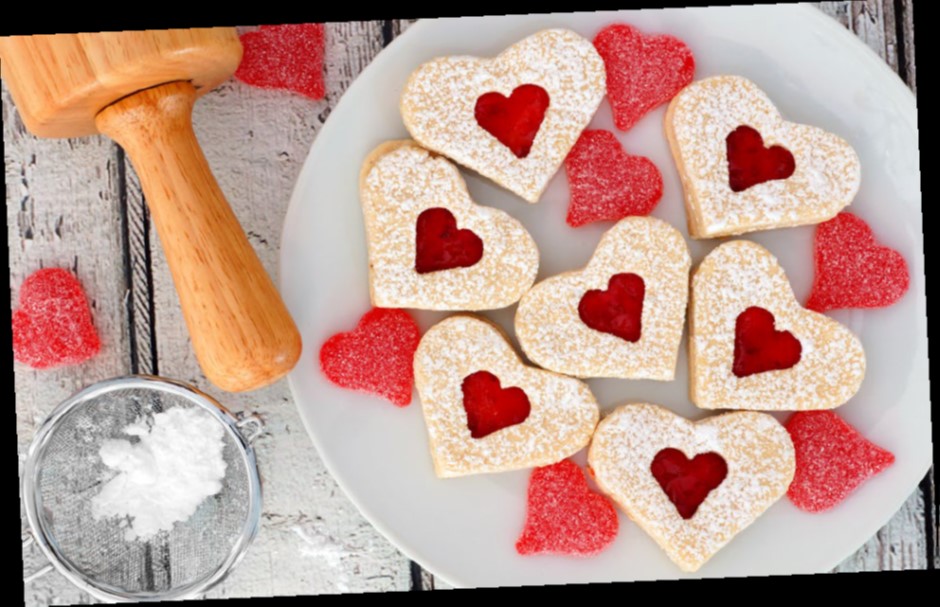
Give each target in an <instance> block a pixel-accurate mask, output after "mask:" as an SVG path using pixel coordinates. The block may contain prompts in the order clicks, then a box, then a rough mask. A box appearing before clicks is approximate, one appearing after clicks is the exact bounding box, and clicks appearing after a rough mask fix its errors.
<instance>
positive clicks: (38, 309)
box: [13, 268, 101, 369]
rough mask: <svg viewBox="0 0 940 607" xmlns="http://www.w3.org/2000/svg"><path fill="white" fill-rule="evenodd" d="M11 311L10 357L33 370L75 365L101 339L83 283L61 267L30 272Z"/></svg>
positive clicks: (93, 352)
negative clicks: (11, 355)
mask: <svg viewBox="0 0 940 607" xmlns="http://www.w3.org/2000/svg"><path fill="white" fill-rule="evenodd" d="M19 301H20V307H19V308H18V309H17V310H15V311H14V312H13V356H14V358H15V359H16V360H18V361H19V362H22V363H25V364H27V365H29V366H31V367H33V368H35V369H46V368H51V367H59V366H64V365H76V364H78V363H82V362H85V361H86V360H88V359H90V358H92V357H93V356H95V355H96V354H97V353H98V351H99V350H100V349H101V340H100V339H99V337H98V332H97V331H96V330H95V325H94V323H93V322H92V318H91V309H90V307H89V306H88V298H87V297H86V296H85V290H84V289H82V284H81V283H80V282H79V281H78V278H76V277H75V275H74V274H72V273H71V272H69V271H68V270H65V269H63V268H43V269H41V270H37V271H36V272H33V273H32V274H31V275H30V276H29V277H28V278H27V279H26V280H25V281H23V285H22V286H21V287H20V296H19Z"/></svg>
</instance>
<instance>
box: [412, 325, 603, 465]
mask: <svg viewBox="0 0 940 607" xmlns="http://www.w3.org/2000/svg"><path fill="white" fill-rule="evenodd" d="M414 364H415V367H414V371H415V384H416V385H417V387H418V394H419V395H420V397H421V408H422V411H423V412H424V420H425V422H426V424H427V428H428V437H429V439H430V446H431V456H432V458H433V460H434V469H435V472H436V473H437V476H439V477H441V478H447V477H454V476H463V475H467V474H476V473H482V472H502V471H506V470H516V469H519V468H531V467H534V466H545V465H548V464H553V463H555V462H557V461H559V460H562V459H564V458H566V457H568V456H569V455H572V454H574V453H576V452H577V451H579V450H580V449H581V448H582V447H584V446H585V445H587V444H588V441H590V439H591V433H592V432H594V426H595V425H596V424H597V419H598V417H599V410H598V407H597V401H595V400H594V395H593V394H591V390H590V389H589V388H588V387H587V385H586V384H585V383H583V382H581V381H579V380H577V379H573V378H570V377H564V376H562V375H558V374H557V373H552V372H551V371H543V370H541V369H537V368H534V367H528V366H526V365H525V364H523V363H522V361H521V360H520V359H519V356H518V355H517V354H516V352H515V351H514V350H513V348H512V346H511V345H510V344H509V342H508V341H507V340H506V337H505V335H503V333H502V332H501V331H500V330H499V329H498V328H496V327H495V326H494V325H492V324H490V323H489V322H486V321H484V320H482V319H479V318H476V317H473V316H468V315H458V316H452V317H450V318H447V319H444V320H442V321H441V322H439V323H438V324H436V325H434V326H433V327H431V328H430V329H429V330H428V332H427V333H425V335H424V337H423V338H422V339H421V343H420V344H419V345H418V351H417V352H416V353H415V363H414Z"/></svg>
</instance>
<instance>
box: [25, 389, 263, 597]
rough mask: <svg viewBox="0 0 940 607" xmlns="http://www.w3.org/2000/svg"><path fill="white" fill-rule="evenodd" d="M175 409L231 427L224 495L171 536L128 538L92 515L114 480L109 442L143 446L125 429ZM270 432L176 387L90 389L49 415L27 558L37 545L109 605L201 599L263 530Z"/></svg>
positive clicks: (35, 446) (34, 462)
mask: <svg viewBox="0 0 940 607" xmlns="http://www.w3.org/2000/svg"><path fill="white" fill-rule="evenodd" d="M174 407H198V408H200V409H201V410H202V411H204V412H205V414H206V415H210V416H212V417H214V418H215V419H216V420H217V421H218V423H220V424H222V426H223V427H224V428H225V433H224V439H223V440H224V449H223V458H224V459H225V463H226V471H225V478H224V479H223V481H222V490H221V491H220V492H219V493H217V494H216V495H214V496H211V497H208V498H206V499H205V500H204V501H203V502H202V503H201V504H200V506H199V507H198V509H197V510H196V512H195V513H194V514H193V515H192V516H191V517H190V518H189V519H188V520H186V521H183V522H177V523H175V524H174V525H173V528H172V529H171V530H169V531H161V532H159V533H158V534H157V535H156V536H153V537H152V538H151V539H149V540H147V541H142V540H127V539H125V529H126V524H127V522H128V521H127V519H126V517H125V518H120V517H110V518H105V519H100V520H96V519H95V518H94V517H93V516H92V511H91V503H92V498H93V497H94V496H95V495H97V494H98V492H99V491H100V490H101V486H102V484H103V483H105V482H107V480H108V478H109V477H110V476H113V474H114V472H113V471H112V470H110V469H108V468H107V467H106V466H105V465H104V463H103V462H102V461H101V458H100V457H99V455H98V451H99V448H100V447H101V443H102V441H104V440H106V439H111V438H116V439H124V440H131V442H134V441H135V440H138V439H135V438H130V437H128V436H127V435H126V434H124V433H123V432H122V430H123V429H124V428H125V427H126V426H128V425H129V424H132V423H135V422H138V423H139V422H144V423H147V424H148V425H149V424H150V420H151V419H152V417H153V415H155V414H157V413H160V412H162V411H166V410H168V409H171V408H174ZM260 432H261V422H260V421H259V420H258V418H256V417H253V416H249V417H241V418H237V417H236V416H233V415H232V414H231V413H229V412H228V411H227V410H226V409H225V408H224V407H222V405H220V404H219V403H218V402H216V401H215V400H214V399H213V398H212V397H210V396H208V395H206V394H204V393H202V392H200V391H198V390H196V389H195V388H192V387H190V386H187V385H185V384H182V383H178V382H175V381H171V380H166V379H162V378H157V377H149V376H131V377H120V378H115V379H109V380H106V381H103V382H100V383H97V384H94V385H92V386H89V387H87V388H85V389H84V390H81V391H80V392H78V393H77V394H75V395H74V396H72V397H71V398H69V399H68V400H66V401H65V402H63V403H62V404H60V405H59V406H58V407H57V408H56V409H55V410H54V411H53V412H52V413H51V414H50V415H49V417H48V418H47V419H46V421H45V422H43V424H42V426H41V427H40V428H39V431H38V432H37V434H36V436H35V438H34V439H33V442H32V444H31V445H30V447H29V452H28V455H27V460H26V466H25V469H24V472H23V483H22V498H23V501H24V505H25V510H26V517H27V519H28V521H29V527H30V532H31V536H29V537H27V538H26V539H25V540H24V550H25V549H26V546H27V545H28V544H29V543H31V541H32V540H35V542H36V544H37V545H38V546H39V547H40V548H41V549H42V551H43V552H44V553H45V555H46V558H48V559H49V562H50V563H51V565H52V566H54V567H55V568H56V569H57V570H58V571H59V572H60V573H62V575H64V576H65V577H66V578H68V579H69V581H71V582H72V583H74V584H75V585H76V586H78V587H79V588H81V589H82V590H84V591H86V592H88V593H90V594H92V595H93V596H95V597H96V598H98V599H101V600H105V601H157V600H169V599H181V598H188V597H193V596H197V595H199V594H201V593H203V592H205V591H206V590H208V589H209V588H211V587H212V586H214V585H215V584H217V583H219V582H220V581H222V580H223V579H224V578H225V576H226V575H227V574H228V572H229V571H231V569H232V567H234V566H235V564H236V563H237V562H238V561H239V560H240V559H241V557H242V556H243V555H244V553H245V550H246V549H247V547H248V545H249V544H250V543H251V541H252V540H253V539H254V536H255V534H256V533H257V531H258V526H259V522H260V518H261V479H260V478H259V476H258V468H257V465H256V462H255V455H254V450H253V449H252V447H251V441H252V440H253V439H254V438H255V437H257V436H258V435H259V434H260ZM48 569H49V568H48V567H47V568H46V569H45V570H48ZM45 570H43V571H41V572H39V574H41V573H43V572H44V571H45ZM35 577H37V574H34V575H32V576H30V579H35Z"/></svg>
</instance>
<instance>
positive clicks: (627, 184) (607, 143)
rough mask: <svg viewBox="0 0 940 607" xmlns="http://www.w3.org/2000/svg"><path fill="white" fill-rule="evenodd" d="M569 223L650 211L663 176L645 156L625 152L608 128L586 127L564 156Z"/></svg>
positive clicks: (659, 191) (607, 218)
mask: <svg viewBox="0 0 940 607" xmlns="http://www.w3.org/2000/svg"><path fill="white" fill-rule="evenodd" d="M565 172H566V173H567V174H568V187H569V189H570V190H571V202H570V203H569V204H568V216H567V218H566V219H565V220H566V221H567V222H568V225H570V226H571V227H575V228H576V227H578V226H583V225H585V224H588V223H592V222H594V221H617V220H618V219H623V218H624V217H627V216H628V215H649V214H650V213H651V212H652V211H653V209H654V208H655V207H656V204H657V203H658V202H659V199H660V198H662V196H663V176H662V174H661V173H660V172H659V169H658V168H656V165H655V164H653V162H652V161H651V160H650V159H649V158H646V157H645V156H633V155H630V154H627V153H626V152H625V151H624V149H623V146H621V145H620V142H619V141H617V137H616V136H614V134H613V133H611V132H610V131H604V130H588V131H584V132H583V133H581V137H580V138H579V139H578V142H577V143H576V144H575V145H574V147H573V148H572V149H571V152H570V153H569V154H568V157H567V158H565Z"/></svg>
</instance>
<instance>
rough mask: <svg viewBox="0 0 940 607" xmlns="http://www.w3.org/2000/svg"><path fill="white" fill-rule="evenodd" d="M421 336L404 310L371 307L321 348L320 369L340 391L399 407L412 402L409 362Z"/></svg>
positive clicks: (410, 363) (411, 376) (411, 377)
mask: <svg viewBox="0 0 940 607" xmlns="http://www.w3.org/2000/svg"><path fill="white" fill-rule="evenodd" d="M420 338H421V333H420V331H419V330H418V325H417V324H416V323H415V321H414V319H413V318H411V316H410V315H409V314H408V313H407V312H405V311H404V310H387V309H384V308H374V309H372V310H369V311H368V312H366V313H365V315H364V316H363V317H362V318H360V319H359V323H358V324H357V325H356V328H355V329H353V330H352V331H350V332H348V333H337V334H336V335H334V336H332V337H330V338H329V339H328V340H326V342H324V344H323V346H322V347H321V348H320V369H321V370H322V371H323V374H324V375H326V377H327V379H329V380H330V381H331V382H333V383H334V384H336V385H337V386H339V387H341V388H346V389H348V390H356V391H359V392H367V393H370V394H375V395H377V396H380V397H382V398H384V399H386V400H388V401H390V402H392V403H393V404H395V405H398V406H399V407H404V406H405V405H407V404H409V403H410V402H411V392H412V386H413V383H414V371H413V367H412V361H413V358H414V353H415V350H416V349H417V347H418V340H419V339H420Z"/></svg>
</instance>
